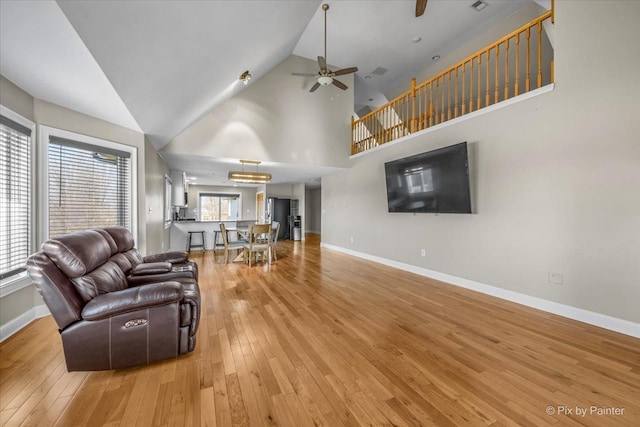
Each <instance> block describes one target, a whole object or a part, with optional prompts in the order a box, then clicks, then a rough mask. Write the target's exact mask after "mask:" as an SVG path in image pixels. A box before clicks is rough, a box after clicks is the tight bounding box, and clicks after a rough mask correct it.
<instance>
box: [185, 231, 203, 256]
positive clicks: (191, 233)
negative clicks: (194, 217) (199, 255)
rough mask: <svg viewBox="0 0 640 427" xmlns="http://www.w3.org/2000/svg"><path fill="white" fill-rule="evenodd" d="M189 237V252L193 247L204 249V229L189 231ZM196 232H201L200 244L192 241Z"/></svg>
mask: <svg viewBox="0 0 640 427" xmlns="http://www.w3.org/2000/svg"><path fill="white" fill-rule="evenodd" d="M188 233H189V237H188V238H187V252H191V249H192V248H202V250H203V251H204V231H188ZM194 234H200V238H201V243H200V244H199V245H194V244H192V243H191V237H192V236H193V235H194Z"/></svg>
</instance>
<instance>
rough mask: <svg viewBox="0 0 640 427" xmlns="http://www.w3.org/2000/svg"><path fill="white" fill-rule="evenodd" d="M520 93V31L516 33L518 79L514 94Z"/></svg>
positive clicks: (514, 86)
mask: <svg viewBox="0 0 640 427" xmlns="http://www.w3.org/2000/svg"><path fill="white" fill-rule="evenodd" d="M519 93H520V33H518V34H517V35H516V81H515V83H514V85H513V96H518V94H519Z"/></svg>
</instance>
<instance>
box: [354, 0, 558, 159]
mask: <svg viewBox="0 0 640 427" xmlns="http://www.w3.org/2000/svg"><path fill="white" fill-rule="evenodd" d="M553 22H554V17H553V7H552V8H551V10H549V11H547V12H546V13H544V14H542V15H541V16H539V17H538V18H536V19H534V20H532V21H531V22H529V23H527V24H525V25H523V26H521V27H520V28H518V29H516V30H514V31H512V32H511V33H509V34H507V35H505V36H503V37H502V38H500V39H498V40H496V41H495V42H493V43H491V44H489V45H487V46H485V47H484V48H483V49H481V50H479V51H477V52H475V53H474V54H472V55H470V56H468V57H467V58H465V59H463V60H462V61H460V62H458V63H456V64H454V65H452V66H451V67H449V68H447V69H446V70H444V71H442V72H440V73H439V74H437V75H435V76H433V77H432V78H430V79H428V80H426V81H424V82H422V83H419V84H418V83H417V82H416V79H415V78H414V79H412V81H411V89H409V90H408V91H406V92H404V93H402V94H401V95H399V96H397V97H396V98H394V99H392V100H391V101H389V102H388V103H386V104H385V105H383V106H381V107H379V108H377V109H375V110H373V111H371V112H370V113H368V114H366V115H364V116H362V117H360V118H358V119H355V118H352V123H351V131H352V133H351V154H352V155H355V154H359V153H363V152H366V151H368V150H371V149H373V148H376V147H379V146H381V145H383V144H386V143H388V142H391V141H395V140H398V139H400V138H402V137H405V136H408V135H411V134H415V133H417V132H420V131H423V130H425V129H429V128H432V127H434V126H436V125H440V124H442V123H445V122H447V121H449V120H452V119H456V118H458V117H462V116H465V115H467V114H469V113H472V112H475V111H478V110H481V109H484V108H487V107H490V106H492V105H496V104H498V103H500V102H503V101H506V100H509V99H511V98H515V97H518V96H521V95H524V94H526V93H528V92H530V91H533V90H535V89H539V88H542V87H544V86H546V85H549V84H552V83H553V81H554V80H553V79H554V76H553V46H552V43H551V40H550V38H549V35H548V33H547V31H551V26H552V25H553Z"/></svg>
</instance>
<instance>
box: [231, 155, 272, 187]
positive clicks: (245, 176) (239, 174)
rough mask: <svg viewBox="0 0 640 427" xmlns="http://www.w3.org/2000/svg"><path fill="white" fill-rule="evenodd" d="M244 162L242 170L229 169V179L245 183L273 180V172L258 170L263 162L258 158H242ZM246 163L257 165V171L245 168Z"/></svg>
mask: <svg viewBox="0 0 640 427" xmlns="http://www.w3.org/2000/svg"><path fill="white" fill-rule="evenodd" d="M240 163H241V164H242V170H241V171H229V180H230V181H234V182H241V183H244V184H264V183H267V182H270V181H271V174H270V173H266V172H258V165H259V164H260V163H261V162H259V161H257V160H240ZM245 164H252V165H256V171H255V172H249V171H245V170H244V165H245Z"/></svg>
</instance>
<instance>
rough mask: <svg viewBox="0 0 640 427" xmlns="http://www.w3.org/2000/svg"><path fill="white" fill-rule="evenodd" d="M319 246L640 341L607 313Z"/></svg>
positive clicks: (639, 328) (638, 326) (632, 328)
mask: <svg viewBox="0 0 640 427" xmlns="http://www.w3.org/2000/svg"><path fill="white" fill-rule="evenodd" d="M320 246H322V247H323V248H327V249H331V250H334V251H338V252H342V253H345V254H348V255H353V256H355V257H358V258H363V259H366V260H369V261H373V262H377V263H379V264H384V265H388V266H389V267H394V268H397V269H399V270H404V271H408V272H411V273H415V274H418V275H420V276H425V277H429V278H432V279H436V280H440V281H442V282H446V283H450V284H452V285H455V286H460V287H462V288H466V289H470V290H472V291H476V292H480V293H483V294H487V295H491V296H494V297H497V298H500V299H504V300H507V301H511V302H515V303H518V304H522V305H526V306H527V307H532V308H536V309H538V310H542V311H546V312H547V313H552V314H557V315H558V316H562V317H567V318H569V319H573V320H577V321H579V322H584V323H588V324H590V325H594V326H598V327H601V328H604V329H609V330H611V331H615V332H619V333H621V334H625V335H630V336H632V337H636V338H640V323H635V322H631V321H628V320H624V319H619V318H616V317H612V316H607V315H605V314H600V313H596V312H593V311H589V310H584V309H582V308H577V307H572V306H570V305H566V304H561V303H558V302H554V301H549V300H545V299H542V298H538V297H532V296H530V295H525V294H521V293H519V292H514V291H509V290H507V289H503V288H499V287H497V286H491V285H486V284H484V283H480V282H475V281H473V280H469V279H464V278H461V277H457V276H452V275H450V274H446V273H440V272H438V271H433V270H429V269H426V268H422V267H417V266H415V265H411V264H405V263H402V262H398V261H393V260H390V259H386V258H382V257H378V256H375V255H370V254H366V253H363V252H358V251H354V250H351V249H346V248H343V247H340V246H335V245H331V244H328V243H321V244H320Z"/></svg>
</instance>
